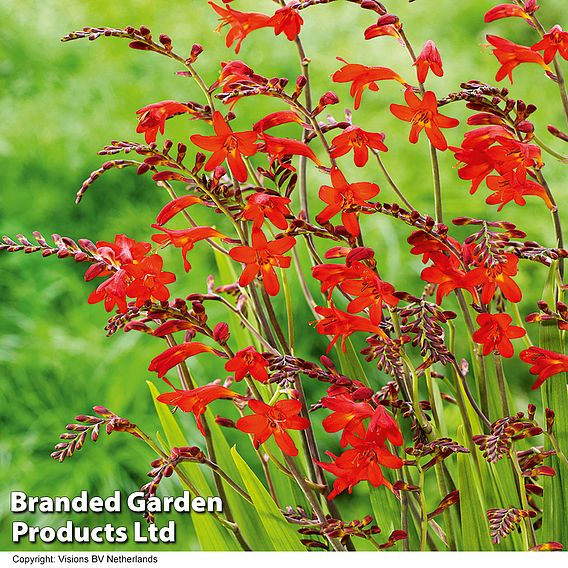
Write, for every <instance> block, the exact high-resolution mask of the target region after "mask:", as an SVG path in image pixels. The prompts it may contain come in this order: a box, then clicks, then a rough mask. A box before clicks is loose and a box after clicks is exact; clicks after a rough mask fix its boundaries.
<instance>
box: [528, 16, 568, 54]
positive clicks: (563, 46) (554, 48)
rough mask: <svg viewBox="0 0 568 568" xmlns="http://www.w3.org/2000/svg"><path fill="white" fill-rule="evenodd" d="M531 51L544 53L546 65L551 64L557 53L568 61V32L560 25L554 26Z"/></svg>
mask: <svg viewBox="0 0 568 568" xmlns="http://www.w3.org/2000/svg"><path fill="white" fill-rule="evenodd" d="M531 49H532V50H533V51H543V52H544V54H543V59H544V62H545V63H550V62H551V61H552V60H553V59H554V56H555V55H556V54H557V53H558V54H559V55H560V57H562V58H563V59H566V60H568V32H565V31H564V30H563V29H562V28H561V27H560V26H559V25H556V26H553V27H552V28H551V29H550V31H549V32H547V33H545V34H544V36H543V38H542V39H541V40H540V41H539V42H538V43H535V44H534V45H533V46H532V47H531Z"/></svg>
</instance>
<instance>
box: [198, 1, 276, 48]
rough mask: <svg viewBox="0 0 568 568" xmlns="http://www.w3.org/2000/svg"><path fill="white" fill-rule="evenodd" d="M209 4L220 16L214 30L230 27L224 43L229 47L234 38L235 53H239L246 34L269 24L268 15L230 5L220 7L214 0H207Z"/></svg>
mask: <svg viewBox="0 0 568 568" xmlns="http://www.w3.org/2000/svg"><path fill="white" fill-rule="evenodd" d="M209 4H210V6H211V7H212V8H213V10H215V12H217V14H219V16H221V18H220V20H221V23H220V24H219V26H218V27H217V29H216V30H215V31H216V32H219V31H221V29H222V28H223V27H224V26H227V25H228V26H230V27H231V29H230V30H229V33H228V34H227V39H226V45H227V47H231V46H232V45H233V43H234V42H235V40H236V41H237V45H236V46H235V53H239V50H240V49H241V43H242V42H243V40H244V39H245V38H246V37H247V35H248V34H250V33H251V32H253V31H255V30H258V29H260V28H267V27H270V25H271V24H270V23H269V20H270V16H268V15H266V14H259V13H258V12H239V11H238V10H235V9H233V8H231V7H230V6H226V7H225V8H222V7H221V6H217V4H215V3H214V2H209Z"/></svg>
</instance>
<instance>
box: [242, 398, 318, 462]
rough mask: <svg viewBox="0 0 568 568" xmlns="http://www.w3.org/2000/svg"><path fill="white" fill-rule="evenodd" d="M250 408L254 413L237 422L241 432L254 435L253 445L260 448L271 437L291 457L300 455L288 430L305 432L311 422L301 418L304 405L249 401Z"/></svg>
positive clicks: (290, 402) (287, 401)
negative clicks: (271, 404) (272, 404)
mask: <svg viewBox="0 0 568 568" xmlns="http://www.w3.org/2000/svg"><path fill="white" fill-rule="evenodd" d="M248 406H249V408H250V409H251V410H252V411H253V412H254V414H252V415H250V416H244V417H243V418H239V420H237V428H238V429H239V430H240V431H241V432H246V433H247V434H253V444H254V447H255V448H258V447H259V446H260V444H264V442H266V440H268V438H270V436H274V441H275V442H276V444H277V445H278V447H279V448H280V449H281V450H282V451H283V452H284V453H285V454H287V455H289V456H296V455H298V448H296V444H294V441H293V440H292V438H291V437H290V434H288V432H286V430H305V429H306V428H308V427H309V425H310V422H309V420H307V419H306V418H302V417H301V416H299V414H300V412H301V410H302V404H301V403H300V401H298V400H280V401H278V402H277V403H276V404H274V406H270V405H268V404H266V403H264V402H262V401H260V400H249V403H248Z"/></svg>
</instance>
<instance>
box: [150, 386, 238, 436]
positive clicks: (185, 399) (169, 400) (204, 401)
mask: <svg viewBox="0 0 568 568" xmlns="http://www.w3.org/2000/svg"><path fill="white" fill-rule="evenodd" d="M166 382H168V381H166ZM169 384H170V386H172V387H173V385H172V384H171V383H169ZM174 388H175V387H174ZM234 398H240V395H239V394H237V393H236V392H233V391H232V390H230V389H228V388H226V387H223V386H221V385H217V384H214V383H212V384H209V385H203V386H201V387H196V388H194V389H190V390H182V389H175V390H174V391H173V392H166V393H163V394H161V395H159V396H158V397H157V399H158V400H159V401H160V402H163V403H164V404H169V405H170V406H175V407H177V408H179V409H180V410H181V411H182V412H192V413H193V415H194V416H195V422H196V423H197V428H198V429H199V431H200V432H201V433H202V434H203V435H204V436H205V429H204V428H203V423H202V422H201V416H202V415H203V414H205V411H206V410H207V405H208V404H211V403H212V402H213V401H214V400H219V399H234Z"/></svg>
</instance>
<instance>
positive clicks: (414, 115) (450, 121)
mask: <svg viewBox="0 0 568 568" xmlns="http://www.w3.org/2000/svg"><path fill="white" fill-rule="evenodd" d="M404 98H405V100H406V104H407V105H408V106H404V105H395V104H392V105H391V106H390V110H391V112H392V113H393V114H394V115H395V116H396V117H397V118H399V119H400V120H404V121H406V122H410V123H411V124H412V127H411V129H410V137H409V140H410V142H411V143H412V144H416V142H418V136H419V134H420V132H421V131H422V130H425V132H426V136H428V139H429V140H430V142H431V143H432V145H433V146H434V147H435V148H438V150H445V149H446V148H447V147H448V143H447V142H446V139H445V138H444V135H443V134H442V132H441V131H440V128H454V127H456V126H457V125H458V124H459V123H460V122H459V120H457V119H455V118H450V117H449V116H445V115H443V114H440V113H439V112H438V101H437V100H436V95H435V94H434V93H433V92H432V91H427V92H426V93H425V94H424V98H423V99H422V100H420V99H419V98H418V97H417V96H416V95H415V94H414V92H413V90H412V89H406V91H405V92H404Z"/></svg>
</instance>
